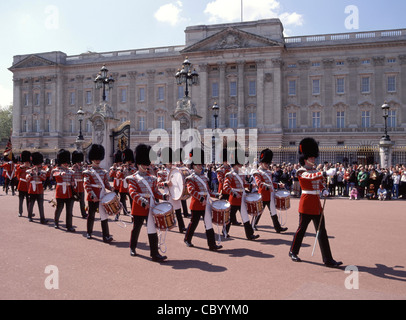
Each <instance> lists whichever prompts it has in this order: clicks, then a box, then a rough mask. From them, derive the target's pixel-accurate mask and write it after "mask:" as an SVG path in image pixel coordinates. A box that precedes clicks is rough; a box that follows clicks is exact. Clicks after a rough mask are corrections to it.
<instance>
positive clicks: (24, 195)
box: [18, 191, 30, 215]
mask: <svg viewBox="0 0 406 320" xmlns="http://www.w3.org/2000/svg"><path fill="white" fill-rule="evenodd" d="M24 199H25V201H26V204H27V212H29V209H30V197H29V195H28V192H27V191H18V200H19V202H18V213H19V214H20V215H22V214H23V202H24Z"/></svg>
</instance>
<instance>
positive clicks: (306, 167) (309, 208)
mask: <svg viewBox="0 0 406 320" xmlns="http://www.w3.org/2000/svg"><path fill="white" fill-rule="evenodd" d="M299 156H300V159H299V162H300V164H301V165H302V168H300V169H299V171H298V178H299V183H300V186H301V188H302V196H301V198H300V203H299V215H300V220H299V228H298V230H297V231H296V234H295V236H294V238H293V243H292V246H291V249H290V253H289V256H290V258H291V259H292V261H294V262H301V259H300V258H299V257H298V254H299V251H300V247H301V245H302V241H303V238H304V236H305V234H306V230H307V227H308V225H309V223H310V222H311V221H313V223H314V226H315V228H316V232H319V234H320V236H319V243H320V249H321V253H322V257H323V262H324V264H325V265H326V266H327V267H329V268H337V267H339V266H341V265H342V262H337V261H335V260H334V259H333V256H332V254H331V249H330V244H329V240H328V235H327V231H326V225H325V217H324V212H323V208H322V206H321V203H320V196H321V195H323V196H324V197H326V196H328V191H327V190H325V187H324V184H323V180H324V176H323V172H320V171H318V170H315V166H316V164H315V163H316V158H318V157H319V146H318V144H317V142H316V141H315V140H314V139H313V138H306V139H304V140H302V141H301V142H300V146H299ZM323 190H324V191H323ZM320 221H321V223H320ZM319 226H320V229H319Z"/></svg>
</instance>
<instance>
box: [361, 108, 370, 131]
mask: <svg viewBox="0 0 406 320" xmlns="http://www.w3.org/2000/svg"><path fill="white" fill-rule="evenodd" d="M361 127H362V128H370V127H371V111H362V112H361Z"/></svg>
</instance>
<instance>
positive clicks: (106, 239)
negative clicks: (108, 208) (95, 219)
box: [101, 220, 114, 243]
mask: <svg viewBox="0 0 406 320" xmlns="http://www.w3.org/2000/svg"><path fill="white" fill-rule="evenodd" d="M101 226H102V233H103V242H104V243H110V242H112V241H113V240H114V239H113V237H112V236H111V235H110V231H109V221H108V220H104V221H102V222H101Z"/></svg>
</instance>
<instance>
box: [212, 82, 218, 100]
mask: <svg viewBox="0 0 406 320" xmlns="http://www.w3.org/2000/svg"><path fill="white" fill-rule="evenodd" d="M211 96H212V98H218V97H219V84H218V83H217V82H214V83H213V84H212V85H211Z"/></svg>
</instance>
